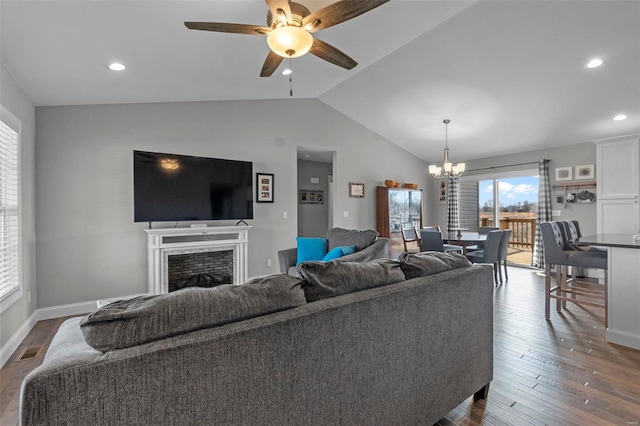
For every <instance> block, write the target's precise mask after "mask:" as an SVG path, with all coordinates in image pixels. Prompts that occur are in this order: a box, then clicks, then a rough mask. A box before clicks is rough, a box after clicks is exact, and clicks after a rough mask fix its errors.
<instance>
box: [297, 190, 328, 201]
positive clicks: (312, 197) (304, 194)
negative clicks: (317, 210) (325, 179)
mask: <svg viewBox="0 0 640 426" xmlns="http://www.w3.org/2000/svg"><path fill="white" fill-rule="evenodd" d="M298 194H299V195H298V202H299V203H300V204H324V191H311V190H309V189H301V190H300V191H299V192H298Z"/></svg>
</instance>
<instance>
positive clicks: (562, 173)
mask: <svg viewBox="0 0 640 426" xmlns="http://www.w3.org/2000/svg"><path fill="white" fill-rule="evenodd" d="M571 172H572V167H556V182H559V181H563V180H571V179H573V177H572V175H571Z"/></svg>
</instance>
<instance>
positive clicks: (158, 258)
mask: <svg viewBox="0 0 640 426" xmlns="http://www.w3.org/2000/svg"><path fill="white" fill-rule="evenodd" d="M249 229H251V226H215V227H207V228H158V229H145V232H146V233H147V255H148V286H149V290H148V291H149V294H163V293H168V292H169V256H172V255H180V254H187V253H201V252H210V251H225V250H232V251H233V284H236V285H237V284H243V283H245V282H246V281H247V275H248V247H249Z"/></svg>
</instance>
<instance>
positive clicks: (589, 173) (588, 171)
mask: <svg viewBox="0 0 640 426" xmlns="http://www.w3.org/2000/svg"><path fill="white" fill-rule="evenodd" d="M594 168H595V166H594V165H593V164H586V165H584V166H576V179H593V178H594V173H593V169H594Z"/></svg>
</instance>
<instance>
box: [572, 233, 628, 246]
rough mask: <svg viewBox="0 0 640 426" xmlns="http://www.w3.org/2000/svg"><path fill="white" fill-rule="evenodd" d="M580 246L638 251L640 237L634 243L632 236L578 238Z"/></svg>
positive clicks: (607, 235) (612, 235)
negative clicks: (588, 245) (634, 249)
mask: <svg viewBox="0 0 640 426" xmlns="http://www.w3.org/2000/svg"><path fill="white" fill-rule="evenodd" d="M579 241H580V243H581V244H590V245H592V246H604V247H621V248H636V249H640V236H637V237H636V239H635V241H634V239H633V235H632V234H597V235H587V236H586V237H582V238H580V240H579Z"/></svg>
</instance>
